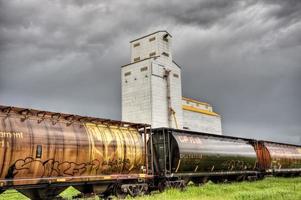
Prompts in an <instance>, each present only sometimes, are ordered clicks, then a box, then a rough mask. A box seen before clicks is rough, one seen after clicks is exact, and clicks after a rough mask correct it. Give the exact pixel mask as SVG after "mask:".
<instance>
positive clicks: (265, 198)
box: [0, 178, 301, 200]
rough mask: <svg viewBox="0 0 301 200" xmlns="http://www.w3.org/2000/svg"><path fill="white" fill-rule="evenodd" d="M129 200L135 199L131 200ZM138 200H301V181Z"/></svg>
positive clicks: (11, 194)
mask: <svg viewBox="0 0 301 200" xmlns="http://www.w3.org/2000/svg"><path fill="white" fill-rule="evenodd" d="M77 193H78V191H76V190H75V189H73V188H68V189H67V190H65V191H64V192H63V193H62V194H61V196H63V197H64V198H67V199H68V198H69V199H70V198H71V197H72V196H73V195H75V194H77ZM0 199H1V200H2V199H3V200H4V199H5V200H12V199H17V200H23V199H24V200H25V199H27V198H26V197H24V196H23V195H21V194H19V193H17V192H16V191H15V190H9V191H6V192H5V193H3V194H2V195H0ZM128 199H132V198H130V197H128ZM134 199H135V200H143V199H146V200H155V199H161V200H167V199H173V200H174V199H179V200H193V199H203V200H227V199H229V200H270V199H274V200H301V178H266V179H264V180H261V181H255V182H241V183H231V184H213V183H211V182H209V183H207V184H206V185H204V186H201V187H196V186H188V187H187V189H186V190H185V191H182V192H181V191H179V190H176V189H170V190H166V191H165V192H163V193H153V194H152V195H149V196H143V197H137V198H134Z"/></svg>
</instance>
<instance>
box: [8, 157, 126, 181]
mask: <svg viewBox="0 0 301 200" xmlns="http://www.w3.org/2000/svg"><path fill="white" fill-rule="evenodd" d="M129 162H130V161H129V160H127V159H125V160H121V159H119V160H108V161H103V162H102V163H101V162H100V161H99V160H98V159H94V160H92V161H91V162H87V163H75V162H69V161H64V162H58V161H55V160H54V159H49V160H46V161H41V160H37V159H34V158H32V157H27V158H25V159H19V160H17V161H16V162H15V163H14V164H13V165H12V166H11V167H10V168H9V170H8V173H7V175H6V178H15V177H21V176H22V175H24V174H26V176H28V175H29V174H31V175H34V176H36V177H40V178H43V177H51V176H81V175H85V174H86V175H92V174H99V173H102V174H109V173H111V172H113V171H116V170H117V169H118V168H119V167H120V166H125V167H124V168H123V169H124V170H130V167H131V166H129V165H128V163H129Z"/></svg>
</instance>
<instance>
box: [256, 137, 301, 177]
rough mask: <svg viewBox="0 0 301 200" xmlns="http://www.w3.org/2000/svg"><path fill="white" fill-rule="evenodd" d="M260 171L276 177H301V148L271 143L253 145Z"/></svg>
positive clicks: (260, 142)
mask: <svg viewBox="0 0 301 200" xmlns="http://www.w3.org/2000/svg"><path fill="white" fill-rule="evenodd" d="M253 145H254V148H255V150H256V153H257V157H258V160H259V166H258V167H259V170H261V171H264V172H265V173H266V174H272V175H275V176H292V175H301V146H298V145H292V144H282V143H276V142H269V141H255V143H254V144H253Z"/></svg>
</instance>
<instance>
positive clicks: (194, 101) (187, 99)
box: [182, 97, 211, 106]
mask: <svg viewBox="0 0 301 200" xmlns="http://www.w3.org/2000/svg"><path fill="white" fill-rule="evenodd" d="M182 100H184V101H189V102H193V103H198V104H202V105H205V106H211V105H210V104H209V103H205V102H202V101H198V100H195V99H191V98H187V97H182Z"/></svg>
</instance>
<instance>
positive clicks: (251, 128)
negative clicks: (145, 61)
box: [0, 0, 301, 143]
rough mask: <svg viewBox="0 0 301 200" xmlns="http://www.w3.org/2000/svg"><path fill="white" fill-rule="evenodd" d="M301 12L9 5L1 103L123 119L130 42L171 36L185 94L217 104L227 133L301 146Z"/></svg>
mask: <svg viewBox="0 0 301 200" xmlns="http://www.w3.org/2000/svg"><path fill="white" fill-rule="evenodd" d="M300 12H301V2H300V1H298V0H296V1H293V0H286V1H281V0H262V1H259V0H256V1H255V0H245V1H234V0H192V1H189V3H188V2H183V1H180V0H175V1H152V0H147V1H125V0H120V1H97V0H93V1H84V0H80V1H71V0H68V1H59V0H51V1H50V0H49V1H38V0H27V1H18V0H10V1H4V0H0V103H1V104H7V105H17V106H23V107H32V108H39V109H46V110H53V111H62V112H70V113H77V114H84V115H92V116H99V117H108V118H114V119H120V66H121V65H124V64H127V63H128V62H129V56H130V51H129V44H128V42H129V41H130V40H132V39H134V38H136V37H138V36H141V35H143V34H147V33H150V32H153V31H156V30H158V29H166V30H168V31H169V32H170V33H171V34H172V35H173V36H174V37H173V39H174V40H173V49H174V55H173V56H174V59H175V60H176V62H177V63H179V64H181V66H182V69H183V94H184V95H186V96H189V97H195V98H199V99H200V100H204V101H208V102H210V103H212V104H213V106H214V108H215V110H216V111H217V112H219V113H221V115H222V116H223V128H224V132H225V133H226V134H229V135H237V136H246V137H255V138H263V139H270V140H277V141H284V142H295V143H298V140H301V123H300V122H301V110H300V108H301V92H300V88H299V86H300V85H301V64H300V63H301V57H300V55H301V34H300V33H301V13H300ZM299 143H301V141H300V142H299Z"/></svg>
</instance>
